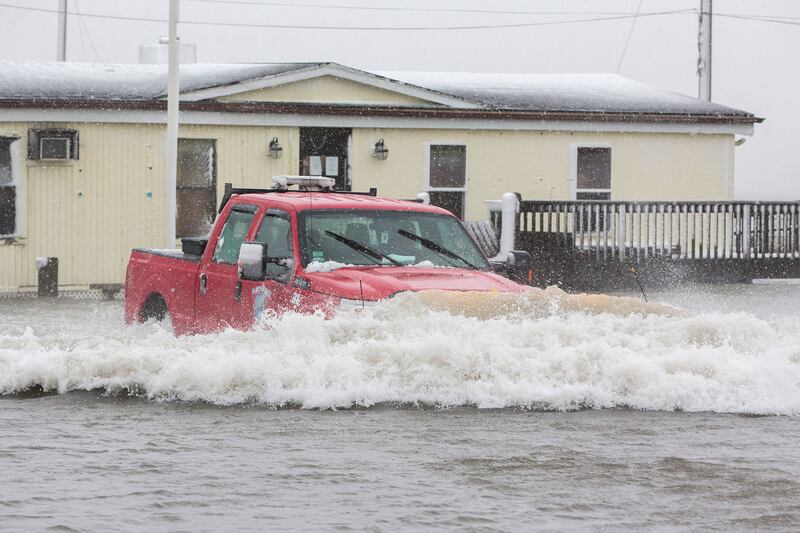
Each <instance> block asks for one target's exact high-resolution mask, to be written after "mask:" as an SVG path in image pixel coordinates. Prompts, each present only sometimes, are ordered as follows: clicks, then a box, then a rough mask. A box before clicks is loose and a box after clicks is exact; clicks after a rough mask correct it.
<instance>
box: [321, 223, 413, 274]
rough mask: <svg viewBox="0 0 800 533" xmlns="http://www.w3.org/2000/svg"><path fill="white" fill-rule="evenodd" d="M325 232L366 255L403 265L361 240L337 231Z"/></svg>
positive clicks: (395, 264)
mask: <svg viewBox="0 0 800 533" xmlns="http://www.w3.org/2000/svg"><path fill="white" fill-rule="evenodd" d="M325 233H326V234H328V235H330V236H331V237H333V238H334V239H336V240H337V241H339V242H341V243H343V244H346V245H347V246H349V247H350V248H352V249H353V250H355V251H357V252H360V253H362V254H364V255H366V256H367V257H371V258H373V259H386V260H387V261H389V262H390V263H391V264H393V265H394V266H403V263H401V262H400V261H397V260H396V259H392V258H391V257H389V256H388V255H386V254H382V253H380V252H379V251H378V250H373V249H372V248H370V247H369V246H367V245H366V244H364V243H361V242H358V241H354V240H353V239H350V238H349V237H345V236H344V235H339V234H338V233H335V232H333V231H329V230H325ZM376 264H380V262H378V263H376Z"/></svg>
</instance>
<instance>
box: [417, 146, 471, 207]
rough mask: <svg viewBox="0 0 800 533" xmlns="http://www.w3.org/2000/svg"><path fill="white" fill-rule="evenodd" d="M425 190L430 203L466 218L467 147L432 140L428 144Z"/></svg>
mask: <svg viewBox="0 0 800 533" xmlns="http://www.w3.org/2000/svg"><path fill="white" fill-rule="evenodd" d="M426 190H427V191H428V192H429V194H430V197H431V203H432V204H433V205H438V206H439V207H443V208H444V209H447V210H448V211H450V212H451V213H453V214H454V215H455V216H457V217H458V218H462V219H463V218H464V196H465V192H466V190H467V147H466V146H465V145H463V144H431V145H430V146H429V147H428V176H427V186H426Z"/></svg>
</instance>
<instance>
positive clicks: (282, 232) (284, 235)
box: [256, 214, 293, 281]
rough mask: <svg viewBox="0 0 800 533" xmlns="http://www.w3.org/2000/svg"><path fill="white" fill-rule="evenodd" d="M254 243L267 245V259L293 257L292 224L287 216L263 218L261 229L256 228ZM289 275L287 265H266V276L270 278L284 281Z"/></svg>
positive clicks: (289, 271)
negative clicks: (284, 277)
mask: <svg viewBox="0 0 800 533" xmlns="http://www.w3.org/2000/svg"><path fill="white" fill-rule="evenodd" d="M256 241H258V242H263V243H265V244H266V245H267V255H268V256H269V257H277V258H280V259H286V258H291V257H292V255H293V254H292V223H291V222H290V221H289V216H288V214H287V216H286V218H283V217H279V216H274V215H267V216H265V217H264V220H263V221H262V222H261V227H260V228H258V233H257V234H256ZM290 273H291V270H290V269H289V267H288V266H287V265H282V264H279V263H272V262H270V263H267V274H268V275H269V276H270V277H273V278H277V279H280V280H281V281H284V280H283V279H282V277H283V276H288V275H289V274H290Z"/></svg>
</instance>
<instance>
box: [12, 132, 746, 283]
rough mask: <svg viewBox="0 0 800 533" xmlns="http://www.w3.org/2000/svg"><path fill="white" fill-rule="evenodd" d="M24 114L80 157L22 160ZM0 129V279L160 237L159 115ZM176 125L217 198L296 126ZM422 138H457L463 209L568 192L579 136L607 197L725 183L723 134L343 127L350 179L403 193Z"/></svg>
mask: <svg viewBox="0 0 800 533" xmlns="http://www.w3.org/2000/svg"><path fill="white" fill-rule="evenodd" d="M34 126H35V127H48V126H53V127H59V128H74V129H77V130H79V132H80V160H79V161H69V162H46V161H28V160H27V159H26V158H25V155H26V154H27V146H26V143H27V130H28V128H29V127H34ZM0 134H3V135H7V134H16V135H18V136H19V137H20V139H21V141H20V143H21V145H22V146H21V147H20V148H21V150H20V153H21V155H22V159H23V160H22V162H21V165H20V166H21V172H22V176H20V180H19V188H18V194H19V197H20V204H21V219H20V223H21V224H20V229H21V234H20V238H19V239H18V240H17V241H16V242H14V243H12V242H11V241H0V291H17V290H28V289H32V288H33V287H35V285H36V268H35V259H36V257H38V256H55V257H58V258H59V282H60V284H61V285H62V286H64V287H71V286H72V287H86V286H88V285H89V284H91V283H120V282H122V280H123V278H124V273H125V266H126V263H127V259H128V256H129V254H130V250H131V249H132V248H135V247H163V246H164V245H165V242H164V238H165V235H164V231H165V229H164V228H165V213H166V210H165V203H164V197H165V194H164V187H163V177H164V137H163V135H164V127H163V126H160V125H152V124H96V123H90V124H65V123H58V124H42V123H37V124H35V125H34V124H23V123H6V124H3V123H0ZM180 136H181V137H187V138H189V137H192V138H206V139H216V140H217V186H218V193H217V194H218V200H219V199H220V198H221V197H222V190H223V184H224V183H225V182H226V181H229V182H233V183H234V184H236V185H240V186H244V187H270V186H271V185H272V182H271V177H272V176H273V175H275V174H296V173H297V172H298V164H299V163H298V157H299V153H298V152H299V128H296V127H260V126H259V127H257V126H193V125H187V126H181V129H180ZM273 137H278V139H279V141H280V143H281V145H282V146H283V148H284V150H283V156H282V157H281V158H280V159H277V160H276V159H272V158H271V157H269V156H268V152H267V145H268V143H269V141H270V139H272V138H273ZM380 138H383V139H384V140H385V143H386V147H387V148H389V150H390V152H389V158H388V159H387V160H385V161H379V160H377V159H375V158H374V157H372V148H373V146H374V144H375V141H377V140H378V139H380ZM426 143H463V144H466V145H467V193H466V201H467V203H466V215H467V218H468V219H479V218H484V217H485V208H484V204H483V202H484V200H487V199H496V198H499V197H500V196H501V195H502V193H503V192H507V191H515V192H520V193H522V195H523V197H525V198H530V199H547V198H561V199H567V198H570V197H571V194H572V187H573V184H572V182H571V181H570V178H571V176H570V168H571V167H570V154H571V147H572V146H574V145H580V144H600V143H602V144H606V145H608V146H611V147H612V190H613V193H612V194H613V197H614V198H615V199H653V200H658V199H720V200H721V199H729V198H731V197H732V194H733V175H734V173H733V158H734V150H733V136H732V135H685V134H655V133H653V134H649V133H598V134H587V133H570V132H521V131H473V130H422V129H383V130H378V129H355V130H354V131H353V151H352V157H351V166H352V176H353V187H354V188H355V189H359V190H365V189H367V188H369V187H373V186H376V187H378V192H379V194H380V195H382V196H389V197H396V198H412V197H414V196H415V195H416V194H417V193H418V192H419V191H421V190H423V187H424V181H425V160H424V154H425V144H426ZM726 172H727V174H726ZM726 176H727V178H726ZM148 193H151V195H150V196H148Z"/></svg>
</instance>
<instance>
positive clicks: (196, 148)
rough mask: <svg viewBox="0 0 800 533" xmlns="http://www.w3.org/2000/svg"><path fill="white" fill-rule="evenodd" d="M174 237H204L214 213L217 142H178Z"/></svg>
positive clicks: (215, 204) (196, 140)
mask: <svg viewBox="0 0 800 533" xmlns="http://www.w3.org/2000/svg"><path fill="white" fill-rule="evenodd" d="M176 189H177V190H176V193H175V196H176V201H177V204H178V205H177V220H176V222H175V232H176V236H177V237H178V238H183V237H200V236H204V235H207V234H208V232H209V231H210V230H211V226H212V225H213V224H214V217H215V216H216V213H217V142H216V140H214V139H178V176H177V184H176Z"/></svg>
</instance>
